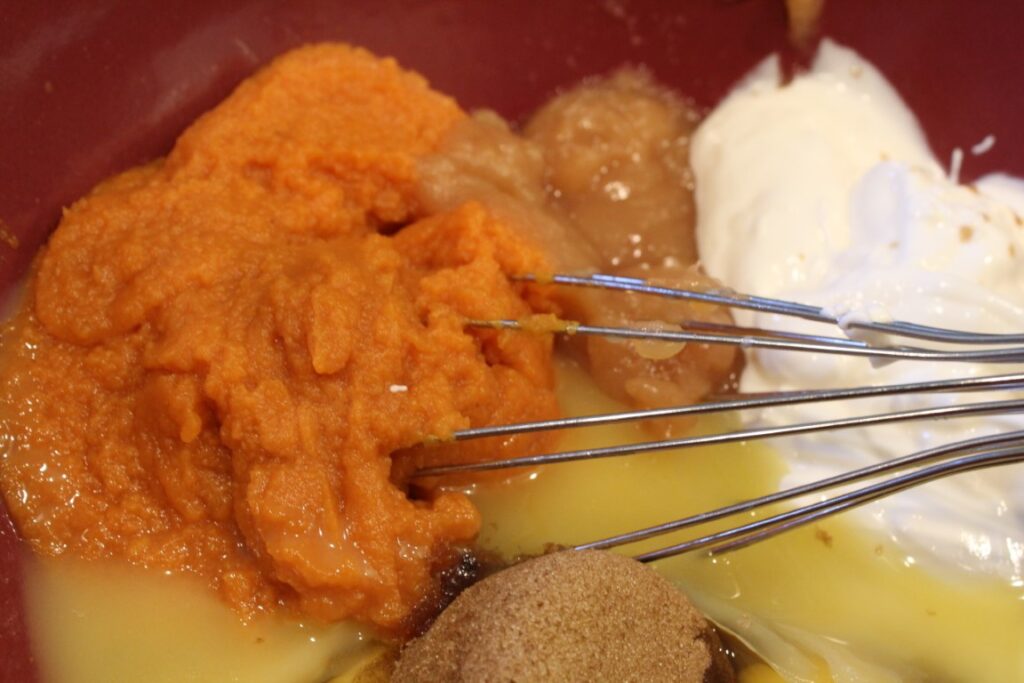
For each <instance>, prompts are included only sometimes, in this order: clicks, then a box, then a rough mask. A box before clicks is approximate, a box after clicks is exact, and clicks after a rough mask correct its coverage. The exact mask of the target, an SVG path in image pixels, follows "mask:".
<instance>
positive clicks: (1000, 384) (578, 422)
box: [414, 274, 1024, 562]
mask: <svg viewBox="0 0 1024 683" xmlns="http://www.w3.org/2000/svg"><path fill="white" fill-rule="evenodd" d="M514 279H516V280H518V281H522V282H535V283H544V284H556V285H563V286H571V287H589V288H600V289H607V290H616V291H620V292H635V293H639V294H646V295H652V296H661V297H668V298H674V299H687V300H691V301H699V302H704V303H709V304H715V305H719V306H728V307H731V308H743V309H748V310H754V311H759V312H764V313H773V314H778V315H783V316H790V317H797V318H803V319H805V320H810V321H814V322H819V323H831V324H833V325H837V326H840V327H842V328H843V329H845V330H860V331H862V332H867V333H869V339H870V341H869V340H861V339H855V338H850V337H830V336H822V335H811V334H799V333H793V332H782V331H774V330H763V329H758V328H749V327H740V326H735V325H722V324H709V323H699V322H687V321H673V322H681V327H683V328H685V329H682V330H680V331H676V330H660V329H657V330H655V329H643V328H639V329H638V328H629V327H599V326H590V325H583V324H577V323H567V324H566V325H565V326H564V332H565V333H566V334H580V335H601V336H608V337H618V338H624V339H634V340H650V341H664V342H675V343H680V342H682V343H687V342H698V343H705V344H728V345H734V346H740V347H743V348H765V349H776V350H784V351H802V352H817V353H828V354H840V355H850V356H861V357H866V358H869V359H872V360H875V361H879V360H880V361H886V362H893V361H907V360H911V361H913V360H918V361H919V360H927V361H953V362H956V361H961V362H962V361H974V362H987V363H1016V362H1024V346H1021V345H1022V344H1024V334H983V333H974V332H964V331H957V330H949V329H944V328H937V327H929V326H925V325H918V324H914V323H909V322H903V321H888V322H876V321H870V320H851V321H841V320H840V319H838V318H837V317H836V316H835V315H833V314H831V313H830V312H829V311H827V310H825V309H823V308H820V307H817V306H811V305H807V304H800V303H795V302H791V301H783V300H779V299H771V298H765V297H759V296H751V295H747V294H741V293H737V292H734V291H731V290H724V289H722V290H706V291H695V290H688V289H677V288H672V287H665V286H660V285H656V284H652V283H650V282H647V281H646V280H641V279H636V278H626V277H618V276H610V275H601V274H594V275H567V274H558V275H553V276H538V275H531V274H527V275H522V276H518V277H516V278H514ZM466 324H467V325H468V326H472V327H496V328H502V329H530V326H529V325H528V324H527V323H524V322H522V321H517V320H469V321H467V322H466ZM896 339H904V340H906V339H912V340H918V341H927V342H939V343H942V344H945V345H963V346H970V345H977V346H981V347H982V348H971V349H966V350H965V349H957V348H952V349H950V348H931V347H921V346H916V345H914V346H912V345H904V344H892V343H889V342H890V341H891V340H896ZM1021 388H1024V373H1009V374H1001V375H991V376H980V377H966V378H962V379H952V380H936V381H926V382H915V383H905V384H887V385H878V386H861V387H850V388H843V389H827V390H803V391H788V392H776V393H771V394H756V395H737V396H735V397H731V398H727V399H723V400H717V401H712V402H708V403H700V404H695V405H685V406H676V407H668V408H654V409H647V410H631V411H623V412H617V413H607V414H601V415H588V416H582V417H567V418H561V419H554V420H543V421H537V422H526V423H520V424H511V425H496V426H488V427H479V428H474V429H465V430H461V431H457V432H455V433H454V434H453V435H452V438H453V439H454V440H455V441H465V440H469V439H478V438H484V437H502V436H511V435H514V434H521V433H525V432H534V431H541V430H552V429H574V428H583V427H589V426H595V425H603V424H611V423H621V422H629V421H633V420H648V419H655V418H667V417H682V416H687V415H701V414H709V413H718V412H724V411H741V410H750V409H758V408H768V407H773V406H783V405H795V404H802V403H814V402H822V401H844V400H851V399H860V398H869V397H880V396H892V395H902V394H921V393H939V392H971V391H991V390H995V389H1021ZM1022 410H1024V399H1005V400H998V401H981V402H976V403H967V404H960V405H947V406H937V407H927V408H919V409H913V410H904V411H895V412H886V413H879V414H872V415H859V416H852V417H844V418H840V419H833V420H823V421H817V422H804V423H798V424H790V425H782V426H774V427H759V428H748V429H739V430H735V431H728V432H722V433H716V434H707V435H699V436H690V437H684V438H675V439H661V440H657V441H649V442H643V443H636V444H627V445H618V446H607V447H601V448H589V449H582V450H572V451H563V452H556V453H543V454H538V455H530V456H524V457H516V458H508V459H503V460H493V461H487V462H477V463H464V464H455V465H438V466H432V467H428V468H424V469H421V470H419V471H417V472H416V473H415V474H414V476H416V477H425V476H439V475H445V474H454V473H465V472H481V471H489V470H499V469H505V468H513V467H524V466H526V467H530V466H538V465H551V464H555V463H563V462H571V461H575V460H589V459H594V458H611V457H621V456H627V455H632V454H636V453H644V452H651V451H662V450H672V449H683V448H690V447H694V446H708V445H713V444H723V443H731V442H740V441H750V440H757V439H768V438H776V437H781V436H792V435H797V434H808V433H813V432H821V431H826V430H838V429H847V428H853V427H867V426H872V425H880V424H886V423H894V422H904V421H911V420H927V419H937V418H957V417H967V416H976V415H992V414H1004V413H1011V412H1018V411H1022ZM1020 462H1024V430H1022V431H1007V432H1003V433H999V434H994V435H990V436H983V437H977V438H972V439H968V440H963V441H957V442H953V443H949V444H945V445H942V446H938V447H935V448H930V449H927V450H923V451H919V452H916V453H911V454H908V455H905V456H902V457H898V458H894V459H891V460H888V461H884V462H880V463H876V464H873V465H869V466H866V467H862V468H859V469H855V470H852V471H849V472H845V473H843V474H839V475H836V476H832V477H828V478H825V479H821V480H819V481H815V482H811V483H809V484H804V485H802V486H797V487H794V488H790V489H787V490H783V491H778V492H776V493H772V494H769V495H765V496H761V497H758V498H754V499H751V500H747V501H743V502H740V503H736V504H733V505H728V506H725V507H721V508H718V509H715V510H710V511H706V512H702V513H699V514H696V515H691V516H688V517H684V518H682V519H676V520H671V521H668V522H665V523H662V524H658V525H655V526H650V527H647V528H643V529H638V530H635V531H631V532H628V533H624V534H619V535H616V536H611V537H608V538H604V539H600V540H595V541H591V542H588V543H583V544H580V545H577V546H574V549H576V550H584V549H598V548H611V547H615V546H620V545H625V544H629V543H633V542H636V541H641V540H645V539H649V538H653V537H656V536H659V535H662V534H667V533H670V532H674V531H678V530H681V529H685V528H688V527H692V526H696V525H700V524H704V523H706V522H712V521H715V520H719V519H723V518H727V517H730V516H733V515H737V514H740V513H745V512H751V511H754V510H757V509H759V508H762V507H765V506H768V505H772V504H776V503H781V502H784V501H788V500H792V499H796V498H800V497H802V496H806V495H808V494H813V493H819V492H822V491H828V490H830V489H835V488H837V487H841V486H846V485H850V484H856V483H858V482H863V481H865V480H870V479H879V478H881V479H880V480H879V481H876V482H874V483H870V484H866V485H863V486H861V487H860V488H855V489H852V490H849V491H847V492H844V493H842V494H840V495H835V496H833V497H831V498H826V499H823V500H820V501H818V502H814V503H810V504H806V505H802V506H799V507H795V508H792V509H790V510H786V511H784V512H781V513H778V514H774V515H771V516H768V517H765V518H763V519H759V520H756V521H754V522H750V523H746V524H739V525H736V526H733V527H730V528H726V529H724V530H722V531H717V532H715V533H711V534H707V535H704V536H700V537H698V538H694V539H691V540H688V541H685V542H682V543H676V544H674V545H670V546H667V547H664V548H660V549H657V550H653V551H649V552H646V553H643V554H641V555H637V556H636V559H637V560H640V561H642V562H651V561H654V560H659V559H662V558H665V557H670V556H674V555H680V554H683V553H689V552H694V551H697V550H700V549H704V550H705V551H706V552H709V553H716V554H717V553H724V552H729V551H732V550H736V549H739V548H742V547H745V546H747V545H750V544H752V543H755V542H758V541H761V540H764V539H767V538H770V537H772V536H775V535H777V534H780V533H782V532H784V531H788V530H790V529H793V528H796V527H799V526H802V525H804V524H808V523H810V522H813V521H816V520H819V519H822V518H824V517H828V516H830V515H835V514H837V513H840V512H843V511H845V510H849V509H851V508H854V507H857V506H860V505H864V504H866V503H869V502H871V501H874V500H878V499H880V498H884V497H886V496H889V495H892V494H894V493H897V492H899V491H903V490H906V489H909V488H912V487H915V486H920V485H922V484H925V483H927V482H930V481H934V480H936V479H942V478H945V477H949V476H952V475H955V474H958V473H962V472H969V471H972V470H980V469H986V468H990V467H998V466H1003V465H1009V464H1013V463H1020ZM883 477H884V478H883Z"/></svg>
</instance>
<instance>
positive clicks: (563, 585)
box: [392, 551, 734, 683]
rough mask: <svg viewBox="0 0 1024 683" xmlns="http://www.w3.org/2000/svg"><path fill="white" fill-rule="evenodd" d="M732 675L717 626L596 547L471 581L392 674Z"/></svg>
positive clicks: (547, 677) (700, 680)
mask: <svg viewBox="0 0 1024 683" xmlns="http://www.w3.org/2000/svg"><path fill="white" fill-rule="evenodd" d="M392 680H394V681H398V682H401V683H416V682H418V681H431V682H434V681H436V682H441V683H443V682H448V681H450V682H455V681H460V682H463V683H476V682H485V681H519V682H522V681H588V682H589V681H679V682H683V683H689V682H692V683H713V682H719V681H722V682H728V681H733V680H734V675H733V671H732V668H731V666H730V664H729V662H728V660H727V659H726V658H725V656H724V655H723V654H722V652H721V650H720V644H719V641H718V638H717V636H716V634H715V632H714V630H713V629H712V628H711V627H710V626H709V624H708V623H707V621H706V620H705V619H704V617H703V616H702V615H701V614H700V613H699V612H698V611H697V610H696V608H694V607H693V606H692V605H691V604H690V602H689V601H688V600H687V599H686V597H685V596H684V595H683V594H682V593H681V592H680V591H679V590H677V589H676V588H675V587H673V586H672V584H670V583H669V582H668V581H666V580H665V579H664V578H662V577H661V576H660V575H658V574H657V573H655V572H654V571H653V570H651V569H648V568H646V567H644V566H643V565H641V564H639V563H637V562H635V561H633V560H630V559H628V558H625V557H621V556H618V555H614V554H612V553H606V552H600V551H583V552H572V551H565V552H559V553H555V554H552V555H546V556H543V557H540V558H537V559H533V560H529V561H527V562H524V563H522V564H519V565H516V566H513V567H511V568H510V569H506V570H504V571H502V572H500V573H498V574H495V575H494V576H491V577H489V578H487V579H484V580H483V581H481V582H480V583H478V584H476V585H474V586H471V587H470V588H468V589H467V590H466V591H465V592H463V593H462V594H461V595H460V596H459V597H458V598H456V600H455V601H454V602H453V603H452V604H451V605H450V606H449V607H448V608H447V609H446V610H445V611H444V612H442V613H441V615H440V616H439V617H438V618H437V621H435V622H434V624H433V626H431V628H430V630H428V631H427V633H426V634H425V635H423V636H422V637H421V638H419V639H417V640H414V641H412V642H411V643H410V644H409V645H408V646H407V647H406V648H405V650H404V651H403V652H402V655H401V658H400V659H399V661H398V665H397V668H396V670H395V673H394V677H393V679H392Z"/></svg>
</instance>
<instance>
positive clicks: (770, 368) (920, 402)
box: [691, 41, 1024, 585]
mask: <svg viewBox="0 0 1024 683" xmlns="http://www.w3.org/2000/svg"><path fill="white" fill-rule="evenodd" d="M691 154H692V156H691V161H692V164H693V168H694V172H695V175H696V181H697V206H698V215H699V223H698V245H699V249H700V254H701V259H702V262H703V264H704V267H705V268H706V270H707V271H708V272H709V273H710V274H711V275H713V276H714V277H716V278H718V279H719V280H721V281H722V282H723V283H725V284H726V285H728V286H730V287H732V288H734V289H736V290H739V291H742V292H747V293H752V294H760V295H764V296H774V297H779V298H784V299H791V300H795V301H800V302H805V303H809V304H816V305H820V306H825V307H827V308H828V309H829V310H831V311H833V312H835V313H836V314H837V315H839V316H848V317H853V318H859V319H865V318H867V319H874V320H887V319H899V320H909V321H912V322H917V323H922V324H926V325H935V326H940V327H948V328H954V329H962V330H972V331H979V332H1018V333H1019V332H1024V219H1022V215H1024V181H1019V180H1016V179H1013V178H1009V177H1006V176H989V177H986V178H984V179H982V180H980V181H979V182H977V183H975V184H973V185H961V184H959V183H958V182H956V180H955V179H954V178H950V176H949V174H947V172H946V171H945V170H944V169H943V167H942V166H941V165H940V164H939V163H938V161H936V159H935V158H934V156H933V154H932V153H931V151H930V149H929V148H928V144H927V142H926V140H925V136H924V134H923V133H922V131H921V128H920V127H919V125H918V123H917V121H916V119H915V118H914V115H913V113H912V112H911V111H910V110H909V109H908V108H907V106H906V105H905V104H904V102H903V101H902V100H901V99H900V97H899V95H898V94H897V93H896V91H895V90H894V89H893V88H892V86H891V85H890V84H889V83H888V82H887V81H886V80H885V78H884V77H883V76H882V75H881V74H880V73H879V72H878V71H877V70H876V69H875V68H874V67H873V66H872V65H871V64H869V63H868V62H866V61H865V60H864V59H862V58H861V57H860V56H859V55H857V54H856V53H855V52H853V51H852V50H849V49H846V48H844V47H841V46H838V45H836V44H835V43H832V42H829V41H825V42H824V43H823V44H822V47H821V49H820V50H819V53H818V55H817V57H816V59H815V61H814V64H813V67H812V69H811V70H810V71H809V72H807V73H806V74H803V75H801V76H798V77H797V78H795V79H794V80H792V81H791V82H789V83H788V84H785V85H782V84H780V71H779V65H778V61H777V60H776V59H775V58H770V59H768V60H766V61H765V62H763V63H762V64H761V65H760V66H759V67H758V68H757V69H755V71H754V72H752V73H751V74H750V75H749V76H748V77H747V79H746V80H744V81H743V82H742V83H740V84H739V85H738V86H737V87H736V88H735V90H734V91H733V92H732V93H731V94H730V95H729V97H728V98H727V99H726V100H725V101H724V102H722V103H721V104H720V105H719V106H718V107H717V108H716V109H715V110H714V112H712V114H711V115H710V116H709V117H708V119H707V120H706V121H705V122H704V123H703V124H702V125H701V127H700V129H699V130H698V131H697V134H696V137H695V138H694V141H693V147H692V152H691ZM736 318H737V322H738V323H739V324H741V325H753V326H758V327H764V328H769V329H781V330H792V331H799V332H813V333H820V334H829V335H832V336H840V335H841V332H840V331H839V330H837V329H836V328H835V327H829V326H823V325H820V324H815V323H808V322H804V321H798V320H794V319H787V318H781V317H779V316H773V315H766V314H758V313H752V312H746V311H737V312H736ZM899 343H908V342H907V341H906V340H899ZM1020 370H1021V366H1007V365H982V364H976V363H975V364H967V363H937V362H913V361H901V362H897V363H894V364H891V365H887V366H884V367H873V366H872V364H871V363H870V362H869V361H867V360H863V359H857V358H848V357H838V356H830V355H824V354H804V353H787V352H772V351H753V352H751V353H750V354H749V356H748V366H747V369H746V370H745V372H744V373H743V376H742V379H741V388H742V390H744V391H751V392H760V391H781V390H791V389H805V388H828V387H846V386H860V385H868V384H888V383H897V382H900V383H902V382H915V381H923V380H926V379H943V378H953V377H961V376H974V375H986V374H1001V373H1005V372H1013V371H1020ZM1005 396H1006V394H1002V395H1001V396H1000V397H1005ZM992 398H993V394H990V393H986V394H981V395H978V394H974V395H969V394H961V395H932V396H927V395H920V396H905V397H894V398H880V399H867V400H861V401H857V402H856V403H842V404H840V403H832V404H819V405H807V406H794V407H786V408H778V409H772V410H766V411H762V412H760V413H759V414H757V415H752V416H747V417H748V419H749V420H750V421H751V422H754V423H757V424H765V425H776V424H787V423H793V422H803V421H811V420H823V419H830V418H837V417H842V416H848V415H851V414H870V413H876V412H879V413H880V412H886V411H893V410H907V409H911V408H915V407H925V406H933V405H946V404H952V403H966V402H971V401H979V400H988V399H992ZM1011 429H1024V416H1022V415H1008V416H994V417H984V418H966V419H964V418H961V419H957V420H949V421H944V422H938V421H931V422H913V423H903V424H897V425H892V426H879V427H872V428H868V429H861V430H856V431H850V430H845V431H841V432H834V433H829V434H817V435H812V436H806V437H798V438H792V439H787V440H786V441H783V442H778V443H777V445H778V447H779V448H780V450H781V451H782V453H783V455H784V456H786V457H788V458H790V462H791V464H792V466H791V471H790V473H789V474H788V476H787V480H786V481H784V482H783V484H784V485H785V486H789V485H793V484H797V483H803V482H805V481H809V480H813V479H817V478H820V477H824V476H829V475H832V474H836V473H839V472H843V471H846V470H850V469H853V468H855V467H860V466H863V465H866V464H869V463H871V462H876V461H881V460H885V459H889V458H893V457H897V456H900V455H904V454H907V453H911V452H913V451H917V450H921V449H924V448H928V447H931V446H936V445H939V444H943V443H948V442H952V441H956V440H960V439H966V438H970V437H973V436H978V435H982V434H989V433H993V432H996V431H1000V430H1011ZM860 515H861V519H864V520H866V521H868V522H869V523H871V524H874V525H878V526H879V527H880V528H881V530H882V531H883V532H884V533H886V534H888V535H891V536H892V538H893V540H894V541H896V542H897V543H899V544H900V547H901V548H903V549H904V550H905V552H906V557H905V558H904V561H907V562H917V561H920V560H935V559H939V560H942V561H943V562H944V563H955V564H958V565H959V566H961V567H962V568H965V569H971V570H982V571H986V572H994V573H998V574H1000V575H1002V576H1004V577H1007V578H1008V579H1009V580H1011V581H1013V582H1014V583H1015V584H1017V585H1024V579H1022V577H1024V465H1013V466H1008V467H1003V468H999V469H994V470H987V471H984V472H978V473H971V474H963V475H958V476H957V477H955V478H953V479H948V480H945V481H940V482H934V483H930V484H927V485H925V486H923V487H919V488H916V489H913V490H910V491H905V492H903V493H900V494H897V495H895V496H893V497H890V498H888V499H886V500H884V501H882V502H879V503H876V504H873V505H872V506H870V507H868V508H865V509H864V510H863V511H861V513H860Z"/></svg>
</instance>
